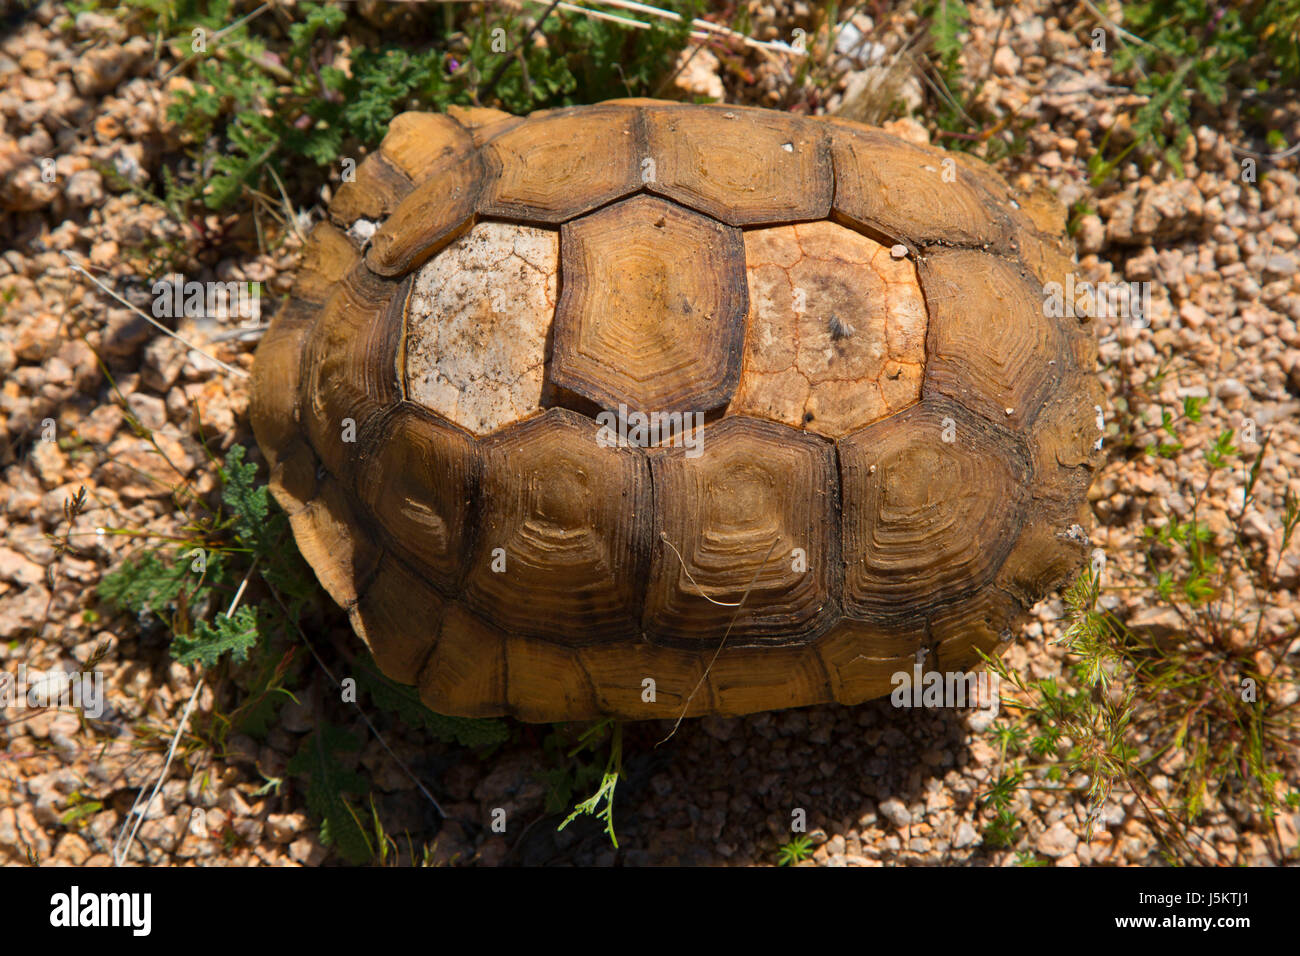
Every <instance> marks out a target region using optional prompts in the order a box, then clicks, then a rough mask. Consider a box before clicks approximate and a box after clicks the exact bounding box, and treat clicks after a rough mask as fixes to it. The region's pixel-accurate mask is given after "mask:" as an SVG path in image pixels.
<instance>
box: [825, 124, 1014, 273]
mask: <svg viewBox="0 0 1300 956" xmlns="http://www.w3.org/2000/svg"><path fill="white" fill-rule="evenodd" d="M830 136H831V155H832V157H833V160H834V164H835V209H834V212H835V218H836V219H837V220H839V221H841V222H843V223H845V224H847V225H852V226H854V227H856V228H860V229H865V230H868V231H878V232H882V233H884V234H885V235H888V236H892V237H896V238H897V239H898V241H900V242H902V243H903V244H905V245H907V244H909V243H910V244H911V245H913V246H927V245H931V244H940V245H961V246H977V247H986V246H988V247H993V248H995V249H1005V248H1006V247H1007V246H1008V243H1009V240H1010V235H1009V218H1008V216H1007V214H1006V213H1005V212H1002V211H999V210H997V209H996V208H995V207H994V206H993V204H992V202H991V201H990V197H989V195H988V194H987V193H986V192H985V191H984V190H983V189H981V188H980V186H979V185H978V183H977V181H976V179H975V177H974V176H973V175H972V174H971V173H970V172H969V171H968V170H967V169H966V168H965V167H964V166H963V165H962V164H960V163H958V162H957V161H956V160H954V161H953V165H952V166H951V167H949V174H948V175H947V176H945V170H944V164H943V160H942V159H941V158H940V157H939V156H936V155H935V153H934V152H932V151H927V150H924V149H921V148H920V147H917V146H913V145H912V144H910V143H905V142H903V141H902V140H900V139H896V138H894V137H893V136H890V135H888V134H887V133H883V132H881V131H880V130H875V129H868V128H865V127H860V126H858V125H857V124H847V123H842V122H837V123H834V124H833V125H832V126H831V131H830Z"/></svg>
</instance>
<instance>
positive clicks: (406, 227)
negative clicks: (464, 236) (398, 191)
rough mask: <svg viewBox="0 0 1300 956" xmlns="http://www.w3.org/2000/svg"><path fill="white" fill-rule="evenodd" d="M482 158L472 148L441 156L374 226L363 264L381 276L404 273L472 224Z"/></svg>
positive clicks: (479, 190)
mask: <svg viewBox="0 0 1300 956" xmlns="http://www.w3.org/2000/svg"><path fill="white" fill-rule="evenodd" d="M482 174H483V160H482V157H481V156H480V154H479V151H478V150H476V149H467V150H466V149H462V150H458V151H453V152H451V153H448V154H446V155H444V156H442V157H441V158H440V159H439V160H438V161H437V162H436V163H435V164H434V168H433V170H432V171H431V172H430V174H429V178H428V179H426V180H425V181H424V182H423V183H421V184H420V185H419V186H417V187H416V188H415V189H414V190H413V191H412V192H411V193H410V194H409V195H408V196H407V197H406V198H405V199H404V200H403V201H402V203H401V205H399V206H398V207H397V208H396V209H395V210H394V211H393V214H392V215H391V216H389V217H388V219H386V220H385V221H384V224H383V225H382V226H380V227H379V230H378V231H377V232H376V233H375V235H374V237H373V238H372V239H371V240H370V248H369V249H368V250H367V251H366V265H368V266H369V267H370V268H371V269H373V270H374V271H375V272H377V273H378V274H379V275H382V276H399V275H404V274H405V273H407V272H408V271H410V270H411V269H413V268H415V267H416V266H418V265H420V264H421V263H422V262H424V261H425V260H426V259H428V258H429V256H431V255H433V254H434V253H435V252H437V251H438V250H439V249H441V248H442V247H443V246H445V245H446V244H447V243H449V242H451V241H452V240H453V239H455V238H456V237H457V236H459V235H460V234H461V233H462V232H464V231H465V230H466V229H468V228H469V227H470V226H471V225H473V223H474V208H475V204H476V203H477V202H478V196H479V193H480V192H481V191H482V186H483V178H482Z"/></svg>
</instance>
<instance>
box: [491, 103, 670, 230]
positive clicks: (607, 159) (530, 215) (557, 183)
mask: <svg viewBox="0 0 1300 956" xmlns="http://www.w3.org/2000/svg"><path fill="white" fill-rule="evenodd" d="M644 151H645V150H644V146H643V143H642V133H641V123H640V116H639V113H638V111H637V110H635V109H628V108H626V107H590V108H577V109H571V110H560V111H557V112H554V113H552V114H550V115H549V116H547V117H545V118H544V119H538V120H534V121H532V122H529V123H523V124H521V125H519V126H516V127H514V128H512V129H509V130H506V131H505V132H503V133H501V134H500V135H498V136H495V137H494V138H493V139H492V140H491V141H490V142H489V143H487V145H486V146H484V148H483V159H484V163H485V166H486V170H485V179H486V181H487V185H486V187H485V188H484V190H483V196H482V199H481V201H480V202H479V214H480V215H482V216H499V217H501V218H505V219H524V220H528V221H530V222H539V223H542V222H545V223H561V222H565V221H566V220H569V219H572V218H574V217H575V216H579V215H581V214H582V213H585V212H589V211H591V210H592V209H595V208H596V207H598V206H603V205H605V204H606V203H608V202H612V201H614V200H616V199H622V198H623V197H624V196H629V195H631V194H632V193H634V192H636V191H637V190H638V189H640V188H641V173H640V169H639V164H640V157H641V156H642V155H643V154H644ZM575 183H581V184H582V188H581V189H575V188H574V184H575Z"/></svg>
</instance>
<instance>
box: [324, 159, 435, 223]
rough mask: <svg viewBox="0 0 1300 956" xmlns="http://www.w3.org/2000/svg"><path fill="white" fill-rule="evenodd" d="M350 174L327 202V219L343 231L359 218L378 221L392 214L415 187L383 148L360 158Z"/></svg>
mask: <svg viewBox="0 0 1300 956" xmlns="http://www.w3.org/2000/svg"><path fill="white" fill-rule="evenodd" d="M353 176H354V177H355V178H354V179H353V180H352V181H351V182H344V183H343V184H342V185H340V186H339V191H338V194H337V195H336V196H335V197H334V201H333V202H331V203H330V219H332V220H333V221H334V222H336V223H337V224H338V225H339V226H341V227H342V228H343V229H345V230H346V229H349V228H351V226H352V225H353V223H355V222H356V221H357V220H358V219H368V220H370V221H371V222H377V221H378V220H381V219H384V218H386V217H388V216H390V215H392V213H393V210H395V209H396V208H397V207H398V205H400V204H401V202H402V200H403V199H405V198H406V197H407V196H408V195H410V193H411V190H412V189H414V188H415V187H414V184H413V183H412V182H411V178H410V177H409V176H407V175H406V174H405V173H404V172H402V170H401V169H399V168H398V167H397V165H396V164H394V163H393V161H392V160H391V159H390V158H389V157H387V156H385V155H384V153H383V152H382V150H381V151H380V152H377V153H371V154H370V155H369V156H367V157H366V158H365V159H363V160H362V161H361V163H360V165H358V166H357V168H356V169H355V170H354V171H353Z"/></svg>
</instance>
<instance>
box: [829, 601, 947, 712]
mask: <svg viewBox="0 0 1300 956" xmlns="http://www.w3.org/2000/svg"><path fill="white" fill-rule="evenodd" d="M925 639H926V632H925V627H924V625H921V624H918V625H914V626H912V627H898V626H892V627H881V626H877V625H874V624H866V623H863V622H861V621H853V620H849V619H847V618H846V619H845V620H843V621H841V622H840V624H839V626H838V627H836V628H835V629H834V630H833V631H831V632H830V633H829V634H827V635H826V636H825V637H823V638H822V639H821V640H820V641H818V642H817V651H818V653H819V654H820V655H821V662H822V667H823V668H825V670H826V677H827V680H828V681H829V682H830V692H831V693H830V696H831V699H832V700H836V701H839V702H840V703H841V704H860V703H862V702H863V701H868V700H873V699H874V698H876V697H883V696H885V695H886V694H888V693H889V692H890V691H891V690H893V688H894V683H893V676H894V675H895V674H897V673H899V672H900V671H904V672H909V673H910V672H911V669H912V666H913V664H914V663H915V661H916V652H917V651H918V650H919V649H920V647H921V645H922V644H923V643H924V641H925Z"/></svg>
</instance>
